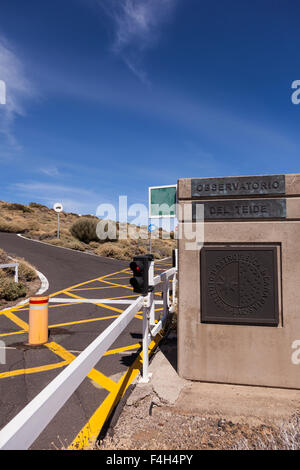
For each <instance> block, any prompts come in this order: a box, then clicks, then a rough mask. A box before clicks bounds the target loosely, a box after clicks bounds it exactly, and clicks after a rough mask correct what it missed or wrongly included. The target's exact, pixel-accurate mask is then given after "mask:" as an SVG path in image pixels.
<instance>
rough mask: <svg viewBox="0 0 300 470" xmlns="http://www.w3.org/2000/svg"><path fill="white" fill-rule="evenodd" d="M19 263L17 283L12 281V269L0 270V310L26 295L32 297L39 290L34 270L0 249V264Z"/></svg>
mask: <svg viewBox="0 0 300 470" xmlns="http://www.w3.org/2000/svg"><path fill="white" fill-rule="evenodd" d="M14 262H17V263H19V273H18V282H15V281H14V269H13V268H4V269H0V309H3V308H5V307H9V306H10V305H11V302H13V301H16V300H19V299H20V300H21V299H22V298H23V297H25V296H27V295H32V294H33V293H34V292H36V291H37V290H38V288H39V285H40V281H39V278H38V276H37V273H36V270H35V269H34V267H33V266H31V265H30V264H29V263H27V262H26V261H25V260H24V259H22V258H14V259H13V260H12V259H11V258H9V257H8V255H7V253H5V251H3V250H1V249H0V264H11V263H14Z"/></svg>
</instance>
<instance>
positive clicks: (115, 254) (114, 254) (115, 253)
mask: <svg viewBox="0 0 300 470" xmlns="http://www.w3.org/2000/svg"><path fill="white" fill-rule="evenodd" d="M96 253H97V255H99V256H105V257H106V258H116V259H125V258H123V250H122V249H121V248H120V247H118V246H117V245H116V244H115V243H111V242H107V243H105V244H104V245H101V246H100V247H99V248H98V249H97V251H96Z"/></svg>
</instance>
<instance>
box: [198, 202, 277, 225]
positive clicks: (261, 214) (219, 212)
mask: <svg viewBox="0 0 300 470" xmlns="http://www.w3.org/2000/svg"><path fill="white" fill-rule="evenodd" d="M198 204H204V220H214V219H218V220H219V219H285V218H286V200H285V199H239V200H238V199H229V200H228V199H227V200H224V201H222V200H220V201H205V202H200V201H199V202H192V220H193V222H196V221H197V205H198Z"/></svg>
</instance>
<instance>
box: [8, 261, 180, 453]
mask: <svg viewBox="0 0 300 470" xmlns="http://www.w3.org/2000/svg"><path fill="white" fill-rule="evenodd" d="M176 274H177V269H176V268H171V269H169V270H167V271H165V272H163V273H162V274H160V275H158V276H156V277H155V278H154V286H157V285H158V284H160V283H163V286H162V293H163V300H162V301H157V300H155V299H154V292H150V293H149V294H148V295H147V296H146V297H143V296H140V297H138V298H137V299H136V300H134V301H128V303H129V302H130V305H129V306H128V307H127V309H126V310H125V311H124V312H123V313H122V314H121V315H120V316H119V317H118V318H117V319H116V320H115V321H114V322H113V323H111V325H109V326H108V327H107V328H106V329H105V330H104V331H103V332H102V333H101V334H100V335H99V336H98V337H97V338H96V339H95V340H94V341H93V342H92V343H91V344H90V345H89V346H88V347H87V348H86V349H85V350H84V351H82V353H80V354H79V356H77V357H76V359H74V361H72V362H71V364H69V365H68V366H67V367H66V368H65V369H64V370H63V371H62V372H61V373H60V374H59V375H58V376H57V377H56V378H55V379H54V380H52V382H50V383H49V384H48V385H47V386H46V387H45V388H44V389H43V390H42V391H41V392H40V393H39V394H38V395H37V396H36V397H35V398H34V399H33V400H32V401H31V402H30V403H28V405H26V406H25V408H23V410H21V411H20V413H19V414H18V415H17V416H15V417H14V418H13V419H12V420H11V421H10V422H9V423H8V424H7V425H6V426H5V427H4V428H3V429H2V430H1V431H0V450H25V449H28V448H29V447H30V446H31V445H32V443H33V442H34V441H35V440H36V439H37V437H38V436H39V435H40V434H41V432H42V431H43V429H45V427H46V426H47V425H48V424H49V423H50V421H51V420H52V419H53V418H54V416H55V415H56V414H57V412H58V411H59V410H60V409H61V408H62V406H63V405H64V404H65V403H66V401H67V400H68V398H69V397H70V396H71V395H72V394H73V393H74V392H75V390H76V389H77V387H78V386H79V385H80V384H81V382H82V381H83V380H84V379H85V377H86V376H87V375H88V374H89V372H90V371H91V370H92V369H93V367H94V366H95V365H96V364H97V363H98V362H99V360H100V359H101V358H102V356H103V355H104V353H105V352H106V351H107V350H108V349H109V347H110V346H111V345H112V344H113V343H114V342H115V340H116V339H117V338H118V337H119V335H120V334H121V333H122V331H123V330H124V329H125V328H126V327H127V326H128V324H129V323H130V322H131V320H132V319H133V318H134V316H135V315H136V313H137V312H138V311H139V310H140V309H141V308H143V370H142V378H141V381H144V382H148V380H149V377H150V374H149V373H148V365H149V356H148V346H149V344H150V342H151V340H152V338H153V337H154V336H156V334H157V333H158V332H159V331H160V330H161V329H162V328H163V326H164V323H165V320H166V318H167V315H168V312H172V311H174V307H175V302H176V295H175V293H176V282H177V281H176ZM170 278H172V279H171V282H172V292H173V295H172V303H171V302H170V296H169V292H170ZM51 301H52V302H58V301H59V302H62V301H65V302H72V300H71V299H58V298H51ZM74 301H75V302H77V303H82V302H83V301H84V302H86V300H82V299H80V300H77V299H74ZM87 301H88V302H90V303H96V302H97V303H99V299H91V300H90V299H88V300H87ZM104 301H106V303H113V300H109V299H101V303H104ZM122 303H123V304H124V303H126V302H125V301H124V300H123V301H122ZM155 303H160V304H161V303H162V304H163V316H162V318H161V319H160V320H159V322H158V323H156V322H155V310H154V307H155Z"/></svg>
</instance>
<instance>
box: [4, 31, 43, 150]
mask: <svg viewBox="0 0 300 470" xmlns="http://www.w3.org/2000/svg"><path fill="white" fill-rule="evenodd" d="M0 80H3V81H4V83H5V87H6V103H5V104H4V105H1V106H0V133H2V134H3V135H4V136H5V137H6V139H7V141H8V144H9V146H10V147H13V148H14V149H19V148H20V146H19V144H18V143H17V141H16V139H15V137H14V135H13V132H12V126H13V121H14V119H15V117H16V116H18V115H19V116H24V115H25V108H24V102H25V100H26V99H28V98H32V97H33V96H34V95H35V92H34V90H33V87H32V84H31V83H30V82H29V80H28V79H27V78H26V75H25V70H24V64H23V63H22V61H21V60H20V59H19V58H18V56H17V54H16V53H15V51H14V50H13V48H12V47H11V45H9V44H8V42H7V40H6V39H5V38H3V37H0Z"/></svg>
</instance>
